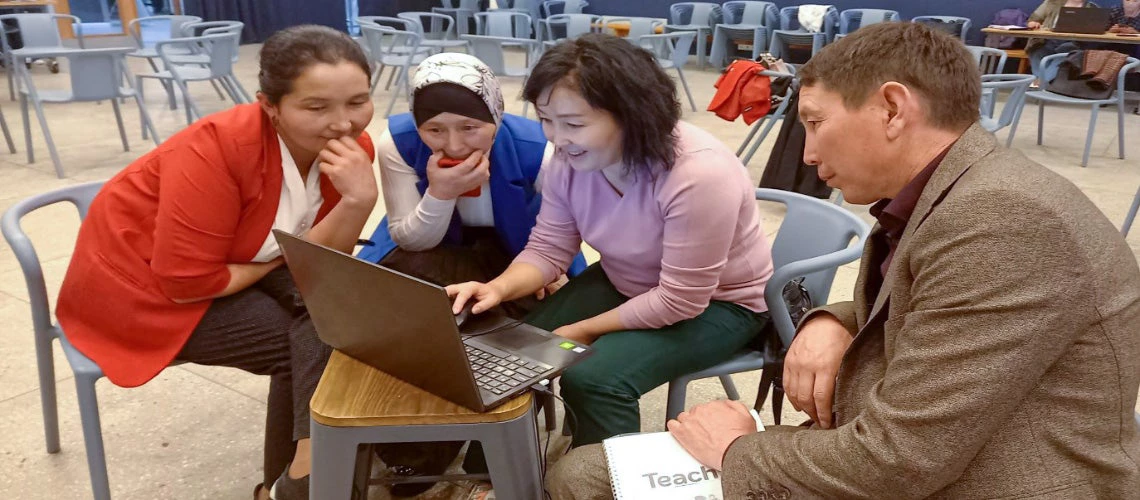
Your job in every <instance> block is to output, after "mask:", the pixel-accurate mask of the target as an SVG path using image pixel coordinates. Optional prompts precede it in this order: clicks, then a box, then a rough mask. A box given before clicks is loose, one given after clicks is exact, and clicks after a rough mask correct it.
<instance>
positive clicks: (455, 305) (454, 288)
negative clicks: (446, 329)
mask: <svg viewBox="0 0 1140 500" xmlns="http://www.w3.org/2000/svg"><path fill="white" fill-rule="evenodd" d="M444 289H445V290H447V296H448V297H451V298H452V299H453V302H452V305H451V313H452V314H459V313H460V312H462V311H463V306H465V305H467V301H469V300H474V301H475V305H474V306H472V307H471V312H472V313H473V314H479V313H482V312H485V311H487V310H488V309H491V308H492V307H495V306H497V305H499V304H500V303H501V302H503V295H502V293H500V292H499V290H498V289H497V288H495V287H493V286H491V285H489V284H487V283H480V282H478V281H468V282H466V283H459V284H457V285H447V287H445V288H444Z"/></svg>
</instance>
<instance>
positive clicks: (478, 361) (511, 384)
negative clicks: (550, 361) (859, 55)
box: [465, 345, 554, 396]
mask: <svg viewBox="0 0 1140 500" xmlns="http://www.w3.org/2000/svg"><path fill="white" fill-rule="evenodd" d="M465 347H466V348H467V358H468V359H470V360H471V370H472V371H473V372H474V373H475V383H476V384H477V385H478V386H479V387H480V388H481V389H485V390H487V391H488V392H490V393H492V394H494V395H496V396H498V395H501V394H506V393H508V392H511V391H512V390H514V389H517V388H518V387H519V386H520V385H523V384H525V383H527V382H529V381H531V380H534V377H537V376H538V375H540V374H542V373H544V372H546V371H547V370H550V369H551V368H554V367H553V366H550V365H547V364H544V363H537V362H534V361H527V360H525V359H522V358H519V357H518V356H506V357H503V356H499V355H496V354H492V353H489V352H487V351H484V350H482V349H479V348H478V347H472V346H470V345H468V346H465Z"/></svg>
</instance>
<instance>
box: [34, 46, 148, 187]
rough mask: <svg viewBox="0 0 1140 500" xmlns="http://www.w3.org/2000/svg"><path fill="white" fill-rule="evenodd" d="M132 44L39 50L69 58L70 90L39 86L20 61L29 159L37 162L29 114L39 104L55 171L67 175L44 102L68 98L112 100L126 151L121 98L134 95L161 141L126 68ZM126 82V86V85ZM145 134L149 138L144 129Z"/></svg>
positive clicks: (142, 118)
mask: <svg viewBox="0 0 1140 500" xmlns="http://www.w3.org/2000/svg"><path fill="white" fill-rule="evenodd" d="M132 50H134V49H132V48H129V47H123V48H114V49H66V50H57V51H55V52H47V51H39V52H38V53H39V54H41V55H43V56H44V57H62V58H67V61H68V74H69V75H70V77H71V88H70V89H68V90H37V89H36V86H35V83H34V82H33V81H32V77H31V75H30V74H29V73H28V71H27V69H26V68H24V66H23V65H22V64H21V65H17V66H16V71H17V72H18V73H19V75H18V76H19V78H20V80H21V81H22V82H23V87H22V88H21V89H20V115H21V116H22V117H23V119H24V143H25V145H26V146H27V148H28V163H35V161H36V156H35V148H34V147H33V146H32V124H31V119H30V117H29V116H28V107H29V105H31V107H33V108H35V110H36V118H37V119H38V120H39V122H40V129H41V130H42V131H43V134H44V142H46V143H47V147H48V153H49V154H50V155H51V160H52V163H53V164H54V165H55V173H56V175H57V176H59V178H61V179H62V178H63V177H64V173H63V163H62V162H61V161H60V160H59V153H58V152H57V151H56V149H55V141H53V140H52V137H51V130H50V129H49V128H48V124H47V119H46V118H45V117H44V108H43V104H44V103H67V102H97V101H110V102H111V107H112V109H114V111H115V122H116V123H117V124H118V126H119V138H120V139H121V140H122V142H123V151H130V144H129V143H128V142H127V131H126V128H125V127H123V116H122V112H121V110H120V109H119V100H120V99H126V98H133V99H134V100H135V104H137V105H138V108H139V119H140V122H141V126H142V127H143V129H144V130H148V131H149V132H150V134H151V137H152V138H153V139H154V143H155V145H157V144H158V143H159V142H160V141H159V137H158V133H157V132H156V131H155V129H154V123H153V122H151V120H150V115H149V114H147V112H146V106H145V105H143V101H142V98H141V96H140V95H139V94H138V92H136V91H135V89H134V88H131V79H130V77H129V75H128V73H127V71H126V55H127V54H128V53H130V52H131V51H132ZM22 53H23V49H18V50H16V51H14V54H15V55H16V56H17V57H20V56H22ZM124 82H125V86H124ZM143 138H144V139H145V138H146V135H145V133H144V135H143Z"/></svg>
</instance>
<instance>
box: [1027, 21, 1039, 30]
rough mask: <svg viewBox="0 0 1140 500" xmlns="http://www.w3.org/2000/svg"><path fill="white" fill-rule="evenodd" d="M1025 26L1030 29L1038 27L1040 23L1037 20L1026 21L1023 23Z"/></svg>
mask: <svg viewBox="0 0 1140 500" xmlns="http://www.w3.org/2000/svg"><path fill="white" fill-rule="evenodd" d="M1025 27H1026V28H1029V29H1031V30H1035V29H1040V28H1041V23H1039V22H1037V21H1029V22H1028V23H1025Z"/></svg>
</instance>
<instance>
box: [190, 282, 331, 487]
mask: <svg viewBox="0 0 1140 500" xmlns="http://www.w3.org/2000/svg"><path fill="white" fill-rule="evenodd" d="M331 354H332V348H331V347H329V346H327V345H325V343H324V342H321V340H320V339H319V338H318V337H317V331H316V329H315V328H314V327H313V322H312V320H310V319H309V311H308V310H307V309H306V308H305V304H304V303H303V302H302V301H301V296H300V294H299V293H298V292H297V287H296V285H294V284H293V277H292V275H290V274H289V270H288V269H286V268H284V267H280V268H278V269H275V270H273V271H271V272H270V273H269V274H268V275H266V276H265V277H264V278H262V279H261V280H260V281H258V282H257V283H255V284H253V285H252V286H250V287H249V288H246V289H245V290H242V291H240V292H238V293H235V294H233V295H230V296H228V297H222V298H219V299H214V301H213V303H211V304H210V308H209V309H208V310H207V311H206V314H205V316H203V317H202V320H201V321H199V322H198V326H197V327H195V328H194V331H193V333H191V334H190V339H189V340H188V341H187V342H186V345H185V346H183V347H182V351H181V352H180V353H178V357H177V359H179V360H181V361H187V362H190V363H197V364H200V365H213V366H228V367H231V368H238V369H241V370H245V371H247V372H249V373H253V374H256V375H269V408H268V410H267V411H266V415H265V452H264V464H263V466H264V467H263V474H264V476H263V477H264V484H266V485H270V484H273V482H274V481H276V480H277V478H278V477H279V476H280V475H281V473H282V472H283V471H284V470H285V467H286V466H288V465H289V462H291V461H292V460H293V455H294V453H295V452H296V441H297V440H299V439H305V438H308V437H309V400H310V399H312V397H313V393H314V392H315V391H316V389H317V382H319V381H320V379H321V374H322V373H324V370H325V365H326V364H327V363H328V360H329V356H330V355H331Z"/></svg>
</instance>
